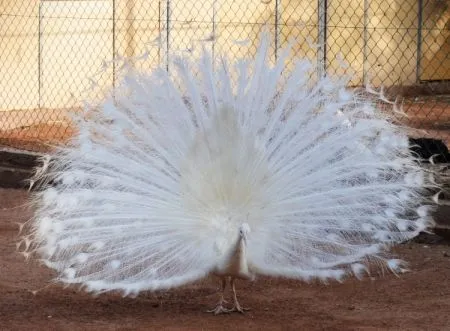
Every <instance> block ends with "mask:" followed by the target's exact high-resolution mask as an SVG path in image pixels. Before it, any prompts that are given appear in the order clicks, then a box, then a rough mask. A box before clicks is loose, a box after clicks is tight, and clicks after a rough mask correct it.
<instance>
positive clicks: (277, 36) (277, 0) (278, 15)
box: [274, 0, 281, 61]
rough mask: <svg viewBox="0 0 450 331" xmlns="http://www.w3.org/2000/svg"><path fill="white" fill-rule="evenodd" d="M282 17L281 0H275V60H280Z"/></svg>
mask: <svg viewBox="0 0 450 331" xmlns="http://www.w3.org/2000/svg"><path fill="white" fill-rule="evenodd" d="M280 18H281V12H280V0H275V36H274V37H275V61H277V60H278V47H279V40H280V29H279V24H280Z"/></svg>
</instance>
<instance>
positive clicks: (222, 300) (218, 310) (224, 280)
mask: <svg viewBox="0 0 450 331" xmlns="http://www.w3.org/2000/svg"><path fill="white" fill-rule="evenodd" d="M226 286H227V278H226V277H223V278H222V290H221V292H220V300H219V303H218V304H217V306H216V307H215V308H214V309H211V310H207V311H206V312H207V313H214V315H219V314H224V313H229V312H230V310H229V309H227V308H225V307H224V306H223V304H224V303H227V302H226V301H225V298H224V295H225V287H226Z"/></svg>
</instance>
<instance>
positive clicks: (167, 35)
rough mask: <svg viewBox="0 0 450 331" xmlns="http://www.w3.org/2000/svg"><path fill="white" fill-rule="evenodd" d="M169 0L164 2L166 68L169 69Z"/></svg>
mask: <svg viewBox="0 0 450 331" xmlns="http://www.w3.org/2000/svg"><path fill="white" fill-rule="evenodd" d="M169 37H170V0H167V3H166V70H167V71H169Z"/></svg>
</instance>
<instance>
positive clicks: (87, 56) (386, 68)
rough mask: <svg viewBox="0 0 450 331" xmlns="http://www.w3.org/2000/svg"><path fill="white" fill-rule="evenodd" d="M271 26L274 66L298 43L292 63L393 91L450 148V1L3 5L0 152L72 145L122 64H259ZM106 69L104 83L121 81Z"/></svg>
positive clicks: (12, 1)
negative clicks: (85, 101)
mask: <svg viewBox="0 0 450 331" xmlns="http://www.w3.org/2000/svg"><path fill="white" fill-rule="evenodd" d="M265 26H267V27H268V28H269V29H270V30H271V33H272V35H273V38H274V42H273V57H274V59H275V58H276V57H277V56H278V53H279V50H280V48H281V47H283V46H285V45H286V44H287V42H288V40H290V39H291V38H295V44H294V56H299V57H307V58H310V59H311V60H313V61H317V63H319V64H320V65H319V69H320V70H323V71H324V72H330V73H338V74H340V73H350V74H352V77H353V79H352V80H351V82H350V84H351V85H352V86H355V87H356V86H362V85H364V84H365V83H368V82H370V84H371V85H372V86H375V87H380V86H384V87H385V91H386V93H387V94H388V95H389V97H390V98H392V99H395V98H399V99H400V100H401V101H402V102H403V111H404V112H405V113H406V114H407V116H405V117H404V119H403V121H404V123H405V124H406V125H408V126H411V127H414V128H417V129H420V130H417V135H418V136H419V137H428V138H437V139H442V140H443V142H444V143H445V144H448V143H450V134H449V130H448V129H449V128H450V83H449V82H450V55H449V54H450V1H448V0H316V1H310V0H246V1H231V0H203V1H198V0H159V1H158V0H73V1H69V0H40V1H38V0H34V1H30V0H2V1H1V2H0V146H7V147H15V148H20V149H26V150H34V151H45V150H47V149H48V148H50V147H51V146H52V145H53V144H55V143H60V142H63V141H65V140H66V139H68V138H69V137H70V136H71V135H72V134H73V131H72V129H71V127H70V124H69V121H68V118H67V116H66V114H67V111H68V110H76V109H79V108H80V107H82V103H81V102H82V99H81V95H82V94H83V91H85V90H86V89H88V88H89V87H90V86H91V85H92V84H93V82H92V80H90V77H92V76H93V75H94V74H95V73H97V72H99V70H101V68H102V66H105V64H107V63H110V62H111V61H112V60H114V59H117V58H118V57H133V56H139V55H141V54H143V53H145V52H147V55H148V57H147V59H146V60H145V61H140V62H139V65H140V66H143V67H146V69H151V68H152V67H154V66H156V65H163V66H167V69H168V70H170V67H169V65H168V60H169V59H170V57H171V56H173V55H174V54H176V53H177V52H180V51H181V52H182V51H188V52H190V53H194V55H195V52H196V51H198V49H200V48H201V46H202V45H203V46H205V47H209V48H210V49H211V50H212V52H213V54H219V53H221V52H224V51H226V52H228V53H231V54H234V55H235V56H236V57H238V56H241V55H252V52H254V51H255V50H256V46H257V44H258V37H259V33H260V32H261V31H262V29H263V28H264V27H265ZM244 44H246V46H245V47H244ZM290 60H292V59H290ZM343 61H345V62H346V63H348V67H347V68H346V69H345V70H344V69H342V62H343ZM108 68H109V69H108V70H104V71H101V72H102V74H101V76H100V77H97V79H98V81H97V82H96V83H97V84H99V85H101V86H107V85H110V84H113V83H114V81H115V79H117V77H116V68H115V67H114V65H113V66H110V67H108ZM438 149H439V150H438V152H443V149H445V146H440V147H438ZM445 157H446V155H445V156H444V158H445ZM448 161H450V159H449V160H448Z"/></svg>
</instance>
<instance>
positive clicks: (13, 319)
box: [0, 189, 450, 331]
mask: <svg viewBox="0 0 450 331" xmlns="http://www.w3.org/2000/svg"><path fill="white" fill-rule="evenodd" d="M27 197H28V194H27V192H25V191H22V190H6V189H0V329H1V330H71V331H72V330H96V331H97V330H98V331H100V330H339V331H343V330H365V331H368V330H440V331H441V330H450V313H449V312H450V246H449V245H448V243H445V242H443V241H442V240H438V241H436V242H434V243H433V242H431V243H430V242H428V243H423V242H422V243H418V242H409V243H406V244H402V245H399V246H398V247H397V248H396V249H395V253H396V254H397V255H398V257H400V258H402V259H405V260H406V261H408V262H409V263H410V272H408V273H406V274H403V275H401V276H400V277H396V276H394V275H392V274H386V275H385V276H379V277H375V278H373V279H370V278H366V279H364V280H362V281H359V280H356V279H349V280H347V281H346V282H344V283H342V284H339V283H331V284H328V285H323V284H315V283H311V284H307V283H303V282H298V281H292V280H282V279H268V278H260V279H257V280H256V281H255V282H253V283H251V282H239V283H238V284H237V288H238V289H237V291H238V296H239V298H240V300H241V303H242V304H243V305H244V306H246V307H249V308H251V311H249V312H247V313H246V314H245V315H241V314H238V313H233V314H229V315H221V316H212V315H209V314H206V313H205V312H204V311H205V310H206V309H209V308H211V307H213V306H214V305H215V303H216V301H217V299H218V297H217V290H218V283H217V281H216V280H215V279H207V280H205V281H202V282H200V283H198V284H194V285H190V286H187V287H185V288H182V289H178V290H173V291H169V292H166V293H160V294H158V295H156V294H151V293H143V294H141V295H139V296H138V297H137V298H122V297H121V296H120V295H118V294H104V295H100V296H98V297H93V296H91V295H89V294H87V293H84V292H80V291H78V290H76V289H72V288H64V287H63V286H60V285H49V284H50V283H49V282H50V280H51V277H52V273H51V272H50V270H48V269H47V268H45V267H43V266H40V265H39V264H38V263H37V262H33V261H29V262H26V261H25V259H24V257H23V256H22V255H21V254H19V253H18V252H17V250H16V242H17V240H18V225H17V223H20V222H24V221H26V220H27V219H28V218H29V217H30V215H31V212H32V211H31V210H30V209H29V208H26V207H25V204H26V202H27Z"/></svg>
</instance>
